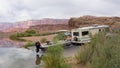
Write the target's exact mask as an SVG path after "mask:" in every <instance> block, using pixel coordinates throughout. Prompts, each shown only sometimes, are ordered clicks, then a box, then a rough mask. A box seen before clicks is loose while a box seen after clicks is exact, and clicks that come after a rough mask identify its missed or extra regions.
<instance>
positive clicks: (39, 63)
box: [35, 54, 42, 68]
mask: <svg viewBox="0 0 120 68" xmlns="http://www.w3.org/2000/svg"><path fill="white" fill-rule="evenodd" d="M35 64H36V68H40V67H41V66H42V55H39V54H36V61H35Z"/></svg>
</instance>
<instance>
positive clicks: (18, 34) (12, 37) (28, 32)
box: [10, 30, 61, 41]
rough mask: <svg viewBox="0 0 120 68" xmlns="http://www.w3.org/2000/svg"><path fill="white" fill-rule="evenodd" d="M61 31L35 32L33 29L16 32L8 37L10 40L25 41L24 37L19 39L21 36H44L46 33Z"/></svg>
mask: <svg viewBox="0 0 120 68" xmlns="http://www.w3.org/2000/svg"><path fill="white" fill-rule="evenodd" d="M59 33H61V32H51V33H50V32H47V33H41V34H39V33H37V32H36V31H35V30H27V31H25V32H22V33H17V34H14V35H11V36H10V39H12V40H17V41H26V40H24V39H21V37H31V36H46V35H52V34H59Z"/></svg>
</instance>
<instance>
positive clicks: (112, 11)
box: [0, 0, 120, 22]
mask: <svg viewBox="0 0 120 68" xmlns="http://www.w3.org/2000/svg"><path fill="white" fill-rule="evenodd" d="M119 6H120V0H0V22H15V21H23V20H29V19H41V18H70V17H80V16H83V15H95V16H120V8H119Z"/></svg>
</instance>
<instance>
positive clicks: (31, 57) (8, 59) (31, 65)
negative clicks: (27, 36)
mask: <svg viewBox="0 0 120 68" xmlns="http://www.w3.org/2000/svg"><path fill="white" fill-rule="evenodd" d="M35 56H36V54H35V53H34V52H33V51H31V50H27V49H23V48H0V68H35V67H36V65H35V58H36V57H35Z"/></svg>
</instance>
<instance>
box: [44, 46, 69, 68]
mask: <svg viewBox="0 0 120 68" xmlns="http://www.w3.org/2000/svg"><path fill="white" fill-rule="evenodd" d="M62 51H63V48H62V47H61V45H55V46H50V47H48V49H47V52H46V54H45V55H44V56H43V58H42V60H43V62H44V63H45V67H44V68H71V66H70V65H69V64H66V63H65V60H64V58H63V57H62Z"/></svg>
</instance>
